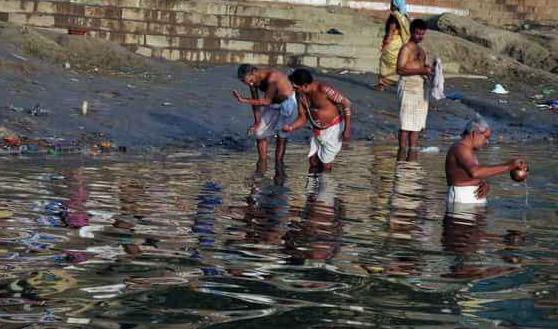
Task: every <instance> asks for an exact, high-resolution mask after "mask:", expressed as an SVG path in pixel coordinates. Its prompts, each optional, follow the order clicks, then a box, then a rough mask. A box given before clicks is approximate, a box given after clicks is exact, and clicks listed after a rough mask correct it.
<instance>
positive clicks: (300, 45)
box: [0, 0, 383, 71]
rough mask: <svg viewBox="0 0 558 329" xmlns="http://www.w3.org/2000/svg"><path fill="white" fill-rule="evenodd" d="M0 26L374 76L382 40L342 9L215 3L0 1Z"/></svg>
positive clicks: (161, 53)
mask: <svg viewBox="0 0 558 329" xmlns="http://www.w3.org/2000/svg"><path fill="white" fill-rule="evenodd" d="M0 19H2V20H4V21H9V22H13V23H18V24H24V25H29V26H34V27H41V28H49V29H59V30H60V31H62V32H67V31H68V30H72V31H79V30H86V31H87V33H88V34H89V35H90V36H93V37H100V38H105V39H108V40H111V41H114V42H117V43H120V44H122V45H124V46H126V47H127V48H129V49H131V50H132V51H134V52H136V53H138V54H141V55H145V56H151V57H157V58H165V59H168V60H181V61H185V62H201V63H240V62H245V63H253V64H265V65H288V64H301V65H306V66H310V67H317V68H322V69H351V70H356V71H377V68H378V58H379V45H380V43H381V37H382V35H383V34H382V33H383V30H382V26H381V24H377V23H373V22H371V21H370V18H369V17H367V16H366V15H355V13H354V11H353V10H350V9H338V10H335V11H332V10H331V8H327V7H312V6H308V7H306V6H305V7H301V8H299V7H298V6H294V7H293V6H292V5H284V4H279V5H273V6H271V5H269V4H268V3H265V2H254V3H252V2H250V3H248V2H232V1H218V0H197V1H196V0H194V1H156V0H101V1H95V0H88V1H72V2H70V1H26V0H0ZM332 28H334V29H335V30H333V31H330V33H326V32H327V31H328V30H330V29H332ZM338 31H340V33H343V34H338V33H339V32H338Z"/></svg>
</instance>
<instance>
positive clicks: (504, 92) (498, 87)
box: [491, 83, 510, 95]
mask: <svg viewBox="0 0 558 329" xmlns="http://www.w3.org/2000/svg"><path fill="white" fill-rule="evenodd" d="M491 93H493V94H498V95H507V94H509V93H510V92H509V91H507V90H506V88H504V86H502V85H501V84H499V83H497V84H496V85H495V86H494V89H492V91H491Z"/></svg>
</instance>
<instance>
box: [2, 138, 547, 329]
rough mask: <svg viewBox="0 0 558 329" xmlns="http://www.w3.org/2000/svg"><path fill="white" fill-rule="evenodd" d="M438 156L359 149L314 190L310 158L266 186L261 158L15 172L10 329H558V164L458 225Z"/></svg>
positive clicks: (9, 166)
mask: <svg viewBox="0 0 558 329" xmlns="http://www.w3.org/2000/svg"><path fill="white" fill-rule="evenodd" d="M441 148H442V153H439V154H430V153H420V154H419V155H418V162H401V163H396V161H395V151H396V150H395V149H393V148H391V147H380V146H376V147H371V146H370V145H365V144H354V145H352V148H351V149H350V150H345V151H344V152H343V153H342V155H341V156H340V157H339V158H338V161H337V163H336V167H335V170H334V173H332V174H331V175H327V176H325V177H320V178H319V179H318V180H316V179H313V178H309V177H307V175H306V174H305V172H306V161H305V152H306V145H291V148H290V150H289V154H288V159H287V163H286V170H285V172H286V175H284V174H283V173H281V172H274V170H273V168H270V170H269V171H268V172H267V174H266V175H265V176H264V177H259V176H257V175H254V169H255V164H254V159H255V155H254V154H238V153H237V154H217V155H211V156H207V155H200V154H194V153H175V154H167V155H164V156H162V155H159V156H149V157H134V156H127V157H123V158H119V157H113V158H110V157H109V158H105V159H102V160H91V159H83V158H28V159H26V158H13V157H6V158H2V160H1V162H0V169H1V170H2V175H0V184H1V186H2V189H1V190H0V226H1V231H0V259H1V262H0V264H1V265H0V266H1V268H2V271H1V275H0V278H1V281H0V284H1V290H0V291H1V292H0V323H1V324H0V326H1V327H5V328H21V327H24V326H26V325H30V324H38V326H40V327H57V328H63V327H79V326H83V327H98V328H146V327H169V328H170V327H173V328H178V327H180V328H198V327H212V328H238V327H242V328H263V327H265V328H287V327H288V328H310V327H312V328H357V327H373V328H411V327H412V328H419V327H422V328H432V327H445V328H456V327H460V328H492V327H495V326H502V327H545V328H556V327H558V287H557V283H558V266H557V265H558V213H557V209H558V206H557V204H558V170H557V168H558V154H557V152H556V151H558V148H556V146H540V147H535V148H532V147H527V146H522V147H521V152H522V153H523V154H527V155H528V158H529V163H530V168H531V177H530V180H529V187H528V189H526V187H525V186H524V185H521V184H517V183H513V182H512V181H511V180H510V179H509V177H500V178H497V179H492V180H491V183H492V192H491V193H492V194H491V202H490V204H489V206H488V207H487V208H486V209H485V210H484V211H476V212H474V213H466V214H464V215H463V214H462V215H456V214H453V215H448V216H446V215H445V204H444V201H443V199H444V194H445V189H446V187H445V181H444V174H443V171H442V170H443V158H444V155H443V151H445V149H446V147H443V146H442V147H441ZM519 150H520V149H512V148H509V147H501V148H499V147H492V148H491V149H489V150H486V151H484V152H483V156H482V161H484V162H498V161H504V160H505V159H507V158H508V157H509V156H510V155H515V154H518V153H519ZM57 202H60V204H62V206H60V204H58V203H57ZM61 212H64V213H65V215H64V216H60V213H61ZM62 217H63V218H62Z"/></svg>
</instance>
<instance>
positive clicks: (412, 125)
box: [397, 75, 429, 131]
mask: <svg viewBox="0 0 558 329" xmlns="http://www.w3.org/2000/svg"><path fill="white" fill-rule="evenodd" d="M428 89H429V88H428V86H427V84H426V80H425V79H424V78H423V77H422V76H420V75H411V76H402V77H401V78H400V79H399V86H398V89H397V96H398V98H399V110H400V112H399V117H400V119H401V130H405V131H421V130H422V129H424V128H425V127H426V117H427V115H428V99H429V92H428Z"/></svg>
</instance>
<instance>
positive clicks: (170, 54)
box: [161, 49, 181, 61]
mask: <svg viewBox="0 0 558 329" xmlns="http://www.w3.org/2000/svg"><path fill="white" fill-rule="evenodd" d="M161 57H163V58H164V59H166V60H169V61H178V60H180V57H181V54H180V51H179V50H178V49H163V52H162V53H161Z"/></svg>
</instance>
